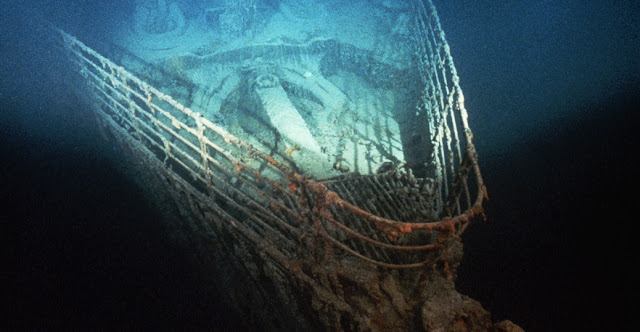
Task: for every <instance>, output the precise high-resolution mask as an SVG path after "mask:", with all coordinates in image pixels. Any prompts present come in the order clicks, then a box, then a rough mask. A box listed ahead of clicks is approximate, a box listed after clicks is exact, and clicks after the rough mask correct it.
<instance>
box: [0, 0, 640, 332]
mask: <svg viewBox="0 0 640 332" xmlns="http://www.w3.org/2000/svg"><path fill="white" fill-rule="evenodd" d="M12 3H13V2H9V1H2V7H1V8H3V9H4V10H3V11H2V12H1V13H0V15H1V16H0V17H1V21H0V42H1V44H0V200H1V202H2V206H3V208H2V209H1V210H0V221H1V222H2V229H1V230H0V234H2V268H1V270H0V278H2V280H1V281H0V284H1V285H2V286H1V287H2V294H3V295H2V296H1V297H2V299H3V302H4V303H3V305H4V306H3V308H5V309H3V310H5V312H6V313H7V315H5V317H9V318H10V319H9V320H5V322H4V323H8V324H10V325H9V326H10V327H21V326H26V327H34V326H43V327H49V328H54V327H68V326H77V327H94V326H103V325H106V326H128V327H179V326H182V327H195V328H212V327H214V328H215V327H222V328H233V327H235V326H237V325H238V319H237V318H236V317H233V316H232V315H231V314H230V313H229V312H228V310H227V309H225V308H224V307H221V306H219V305H218V304H217V302H216V300H215V299H216V297H217V295H218V293H219V290H217V289H215V288H214V287H213V286H212V285H210V284H209V283H207V282H205V280H206V278H205V271H203V270H202V267H201V266H199V265H198V264H197V263H195V262H193V259H192V258H191V256H190V253H189V252H188V250H186V249H184V248H181V247H177V246H176V245H175V244H173V242H172V241H170V240H169V239H168V238H167V237H166V229H165V228H164V227H163V226H162V223H161V222H158V220H159V219H160V216H159V213H158V212H157V211H154V210H153V209H152V208H151V207H150V206H149V205H148V203H146V201H145V200H144V199H143V198H142V194H141V192H140V191H139V190H138V189H137V187H136V186H135V185H134V184H133V183H132V182H131V181H129V180H127V179H125V178H124V177H123V176H122V175H121V172H120V171H119V170H118V167H117V165H114V163H113V161H112V160H113V159H112V158H109V153H110V151H111V150H110V147H109V146H108V145H106V144H105V143H103V142H102V141H101V140H100V139H99V136H97V135H96V134H95V132H94V131H93V129H94V128H93V127H92V126H91V125H90V121H89V119H87V118H86V114H85V113H84V112H83V110H82V109H80V107H79V103H78V102H77V101H76V100H74V99H73V98H71V97H70V96H69V95H68V94H67V93H65V91H64V90H63V89H62V88H61V86H62V84H55V83H56V82H58V83H60V82H59V80H60V79H61V78H60V77H58V76H55V75H52V71H50V70H48V68H50V67H51V66H52V64H51V63H50V61H51V59H52V58H51V55H50V54H48V52H46V51H45V52H43V49H42V48H41V47H40V46H41V45H39V44H38V39H37V38H34V37H33V36H38V35H39V31H38V30H37V29H35V28H34V27H33V26H32V25H30V24H28V23H29V22H30V21H31V20H33V18H32V17H31V14H32V13H33V12H34V11H39V12H42V13H46V14H47V15H49V16H50V17H51V19H53V20H55V21H56V22H61V24H62V25H63V26H65V27H66V28H68V29H70V30H72V31H75V32H76V34H77V35H80V37H81V38H96V37H97V35H101V34H104V33H108V31H109V30H108V28H109V26H110V24H111V23H113V22H114V21H115V20H118V19H121V18H122V17H125V16H126V15H127V13H128V12H130V10H132V9H131V7H130V5H126V4H125V5H123V4H121V3H120V2H96V3H97V4H92V5H90V4H86V3H85V2H81V1H76V2H74V1H67V2H62V1H40V2H34V3H32V4H30V8H24V7H23V6H17V5H14V4H12ZM124 3H128V2H124ZM636 3H637V2H636V1H606V2H605V1H561V2H559V1H533V0H523V1H517V2H514V1H493V2H488V1H437V2H436V6H438V9H439V13H440V17H441V21H442V24H443V27H444V29H445V32H446V33H447V38H448V41H449V43H450V44H451V49H452V52H453V57H454V60H455V61H456V65H457V68H458V70H459V73H460V76H461V85H462V87H463V90H464V91H465V94H466V100H467V104H466V106H467V108H468V110H469V112H470V122H471V126H472V128H473V129H474V133H475V142H476V145H477V147H478V152H479V155H480V162H481V167H482V170H483V174H484V178H485V182H486V184H487V186H488V189H489V195H490V201H489V202H488V203H487V205H486V209H487V215H488V221H487V223H484V224H482V223H478V224H476V225H474V226H473V227H470V228H469V230H468V231H467V233H466V234H465V235H464V243H465V250H466V256H465V258H464V261H463V264H462V266H461V268H460V270H459V278H458V281H457V287H458V290H459V291H460V292H462V293H464V294H467V295H469V296H471V297H473V298H475V299H477V300H479V301H480V302H481V303H483V305H484V306H485V307H486V308H487V309H489V310H490V311H492V313H493V315H494V318H495V319H511V320H513V321H514V322H516V323H518V324H519V325H521V326H522V327H524V328H525V329H526V330H528V331H549V330H574V331H585V330H625V329H629V327H630V326H631V325H630V324H631V323H632V322H633V321H632V320H631V316H630V315H631V313H632V310H631V307H632V302H631V301H632V299H633V298H632V296H633V293H632V291H631V289H632V287H631V285H632V277H633V276H634V274H633V273H631V272H630V268H631V267H633V264H634V262H635V261H636V260H637V259H631V255H630V254H629V253H630V252H631V251H632V250H633V249H634V248H633V244H634V242H633V239H634V238H633V236H632V234H633V233H632V231H631V229H630V227H631V226H632V223H634V221H635V219H634V218H633V216H632V217H623V214H624V213H627V212H630V213H631V214H632V215H633V213H634V203H635V201H634V200H633V198H635V197H636V196H637V195H635V194H634V189H635V185H634V184H635V181H634V176H635V173H636V166H635V165H636V164H635V163H634V162H633V161H632V159H633V157H634V155H635V153H636V152H637V151H638V138H637V136H636V133H635V127H636V124H637V123H638V120H639V117H638V108H639V107H638V105H639V104H640V100H639V99H640V91H639V88H638V87H639V86H640V84H639V83H640V63H639V62H638V59H640V40H639V35H640V30H639V27H640V22H639V20H638V18H637V13H638V12H639V9H640V8H639V7H638V5H637V4H636ZM63 5H64V6H63ZM34 9H35V10H34ZM51 82H53V83H51ZM627 191H630V192H629V193H627ZM5 294H6V295H5Z"/></svg>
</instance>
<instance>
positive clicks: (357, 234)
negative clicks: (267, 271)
mask: <svg viewBox="0 0 640 332" xmlns="http://www.w3.org/2000/svg"><path fill="white" fill-rule="evenodd" d="M414 11H415V13H416V16H415V34H414V38H415V44H416V59H417V60H416V63H417V67H418V68H417V70H418V71H419V72H420V77H421V79H422V81H421V82H419V84H421V86H422V87H423V89H422V95H421V98H420V100H419V102H418V104H417V110H416V111H417V112H418V113H420V112H422V113H423V114H424V116H423V117H421V118H420V119H424V120H425V123H424V127H425V132H426V133H427V134H428V135H429V137H430V142H431V144H432V146H433V148H432V150H431V152H430V155H429V156H427V157H428V158H426V159H427V160H429V165H428V169H429V170H430V172H431V173H430V174H428V175H429V176H425V177H423V178H416V177H414V176H413V174H412V172H411V170H410V169H402V168H396V169H391V170H389V171H387V172H384V173H380V174H371V175H353V176H344V177H340V178H333V179H327V180H316V179H310V178H308V177H306V176H305V175H304V174H300V173H298V172H296V171H295V170H294V169H292V168H291V167H290V164H288V163H287V162H285V160H283V159H282V158H281V157H278V156H277V155H270V154H269V153H268V151H261V150H259V149H257V148H255V147H253V146H251V145H249V144H248V143H247V142H245V141H243V140H242V139H241V138H239V137H236V136H234V135H233V134H232V133H230V132H229V131H227V130H226V129H225V128H223V127H222V126H220V125H218V124H215V123H213V122H212V121H210V120H209V119H207V118H205V117H203V116H202V115H201V114H199V113H197V112H194V111H193V110H191V109H190V108H189V107H186V106H184V105H183V104H182V103H180V102H178V101H176V100H175V99H173V98H172V97H171V96H170V95H168V94H166V93H164V92H162V91H159V90H158V89H156V88H154V87H153V86H151V85H149V84H148V83H146V82H145V81H143V80H141V79H139V78H138V77H136V76H135V75H134V74H132V73H131V72H129V71H127V70H126V69H125V68H123V67H121V66H119V65H117V64H115V63H113V62H112V61H111V60H109V59H107V58H105V57H103V56H102V55H100V54H99V53H98V52H96V51H94V50H93V49H91V48H90V47H88V46H86V45H85V44H83V43H82V42H80V41H79V40H77V39H76V38H75V37H73V36H71V35H69V34H67V33H65V32H64V31H61V30H58V29H54V30H55V34H56V35H57V36H58V38H57V40H58V41H59V46H61V48H62V49H63V51H64V52H65V53H66V54H67V55H68V59H69V60H70V61H72V62H73V63H74V64H75V66H76V68H77V70H78V73H79V74H80V76H79V80H80V81H81V82H82V86H83V88H77V90H78V91H81V93H82V94H83V95H84V96H85V97H87V100H88V101H90V103H91V104H93V105H94V106H95V110H96V114H97V115H98V118H99V119H100V121H101V122H102V123H103V124H104V125H105V126H107V127H108V128H110V129H111V130H112V132H114V133H115V134H116V135H119V136H121V137H125V138H126V140H127V141H128V142H129V143H130V144H132V145H134V146H135V147H136V149H138V151H140V154H141V155H144V156H146V157H147V160H149V162H153V163H155V164H157V165H160V166H159V167H160V168H161V169H163V170H164V172H165V174H166V175H167V178H168V179H170V182H171V181H172V182H175V183H179V184H181V188H184V190H185V193H184V195H185V196H186V197H187V198H188V201H189V202H190V203H189V204H190V208H191V209H193V210H194V213H198V214H201V215H202V216H203V217H204V218H205V219H208V220H211V221H212V222H213V221H215V222H216V223H218V224H222V225H224V226H225V227H226V229H227V230H229V231H232V232H236V233H238V234H240V235H242V236H243V237H244V238H246V239H247V240H249V242H251V243H254V244H255V246H256V247H257V248H259V249H260V250H262V251H264V252H265V253H267V254H268V255H269V256H270V257H271V258H273V259H274V260H276V261H277V262H279V263H280V264H281V265H282V266H288V267H290V266H292V264H293V262H296V261H299V260H300V258H301V257H302V256H305V255H308V254H313V255H315V256H321V257H325V258H331V257H337V256H341V255H342V256H344V255H350V256H355V257H358V258H360V259H362V260H364V261H366V262H369V263H372V264H375V265H378V266H383V267H387V268H417V267H424V266H434V264H435V263H436V262H438V261H443V260H446V258H445V259H443V258H442V252H443V249H445V248H446V247H447V245H448V244H449V243H450V241H452V240H454V241H457V240H459V238H458V237H457V236H456V235H455V234H457V235H459V234H460V233H462V232H463V231H464V229H465V228H466V226H467V225H468V224H469V223H470V221H471V220H472V219H474V218H475V217H476V216H478V215H482V214H483V212H482V202H483V200H485V199H486V190H485V187H484V184H483V181H482V177H481V174H480V170H479V167H478V161H477V155H476V151H475V149H474V146H473V144H472V133H471V130H470V128H469V125H468V122H467V112H466V110H465V108H464V97H463V94H462V90H461V89H460V86H459V78H458V76H457V73H456V70H455V67H454V64H453V60H452V57H451V54H450V51H449V46H448V44H447V43H446V40H445V38H444V33H443V32H442V29H441V27H440V23H439V21H438V17H437V14H436V12H435V8H434V7H433V5H432V4H431V2H430V1H427V2H426V4H425V2H422V1H415V2H414ZM166 185H167V187H168V188H171V186H172V184H171V183H167V184H166ZM442 266H444V267H445V269H447V266H448V265H447V264H446V262H444V265H442Z"/></svg>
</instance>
